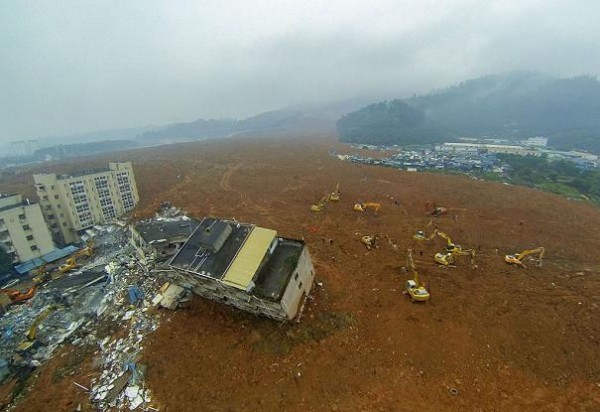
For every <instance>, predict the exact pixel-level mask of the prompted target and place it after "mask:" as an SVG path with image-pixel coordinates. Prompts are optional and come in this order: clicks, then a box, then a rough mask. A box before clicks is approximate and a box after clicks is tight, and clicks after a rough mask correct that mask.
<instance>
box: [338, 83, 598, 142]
mask: <svg viewBox="0 0 600 412" xmlns="http://www.w3.org/2000/svg"><path fill="white" fill-rule="evenodd" d="M599 113H600V83H599V82H598V80H597V79H596V78H595V77H591V76H579V77H573V78H557V77H553V76H549V75H544V74H539V73H515V74H509V75H494V76H486V77H481V78H477V79H472V80H467V81H464V82H462V83H460V84H458V85H456V86H452V87H449V88H446V89H442V90H437V91H433V92H431V93H429V94H426V95H422V96H413V97H411V98H408V99H403V100H400V99H399V100H394V101H391V102H382V103H376V104H373V105H370V106H367V107H365V108H362V109H360V110H358V111H356V112H353V113H350V114H347V115H346V116H344V117H343V118H342V119H340V121H339V122H338V131H339V133H340V137H341V139H342V140H343V141H357V142H358V141H360V142H370V143H391V142H395V143H412V142H414V141H415V140H416V138H417V137H419V138H420V139H421V141H424V140H423V139H425V141H430V142H438V141H444V140H448V139H452V138H456V137H458V136H483V135H486V136H494V137H502V138H509V139H510V138H515V139H517V138H524V137H530V136H538V135H543V136H548V137H550V140H551V143H552V144H553V145H555V146H558V147H564V148H569V147H578V148H580V149H592V150H595V149H596V150H597V149H598V148H600V116H599V115H598V114H599Z"/></svg>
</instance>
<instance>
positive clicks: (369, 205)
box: [354, 202, 381, 214]
mask: <svg viewBox="0 0 600 412" xmlns="http://www.w3.org/2000/svg"><path fill="white" fill-rule="evenodd" d="M380 207H381V204H380V203H374V202H366V203H356V204H355V205H354V210H355V211H356V212H363V213H364V212H366V211H367V210H368V209H373V213H375V214H377V212H378V211H379V208H380Z"/></svg>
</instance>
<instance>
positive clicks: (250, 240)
mask: <svg viewBox="0 0 600 412" xmlns="http://www.w3.org/2000/svg"><path fill="white" fill-rule="evenodd" d="M169 266H170V267H171V268H172V269H174V270H175V271H176V273H179V275H180V277H181V279H180V281H181V284H187V285H190V286H191V288H192V289H193V291H194V293H196V294H198V295H200V296H203V297H205V298H208V299H211V300H215V301H218V302H221V303H224V304H227V305H232V306H235V307H237V308H239V309H241V310H244V311H246V312H251V313H254V314H257V315H262V316H267V317H270V318H273V319H277V320H291V319H294V318H296V317H297V316H298V315H299V313H300V311H301V308H302V306H303V302H304V300H305V299H306V297H307V296H308V294H309V293H310V290H311V288H312V286H313V283H314V276H315V270H314V267H313V264H312V260H311V257H310V254H309V252H308V249H307V247H306V244H305V243H304V242H303V241H301V240H296V239H288V238H284V237H280V236H278V235H277V232H276V231H274V230H271V229H265V228H261V227H258V226H255V225H252V224H247V223H240V222H236V221H228V220H221V219H215V218H205V219H203V220H202V222H200V225H199V226H198V227H197V228H196V230H195V231H194V232H193V233H192V235H191V236H190V237H189V238H188V240H187V241H186V242H185V244H184V245H183V246H182V247H181V248H180V249H179V251H178V252H177V254H176V255H175V256H174V257H173V259H172V260H171V261H170V262H169Z"/></svg>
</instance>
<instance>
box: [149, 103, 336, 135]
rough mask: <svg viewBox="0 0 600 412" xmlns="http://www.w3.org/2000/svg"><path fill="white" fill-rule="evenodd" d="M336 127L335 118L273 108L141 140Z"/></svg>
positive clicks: (181, 125) (176, 127)
mask: <svg viewBox="0 0 600 412" xmlns="http://www.w3.org/2000/svg"><path fill="white" fill-rule="evenodd" d="M325 129H327V130H331V129H333V122H332V121H324V120H323V119H319V118H316V117H313V116H311V115H309V114H305V113H303V112H301V111H296V110H273V111H270V112H264V113H260V114H258V115H256V116H252V117H248V118H246V119H243V120H235V119H217V120H214V119H211V120H204V119H199V120H196V121H194V122H190V123H175V124H172V125H170V126H166V127H164V128H163V129H161V130H156V131H151V132H146V133H144V134H142V135H141V136H140V137H139V139H141V140H146V141H148V140H154V141H156V140H175V141H176V140H195V139H202V138H214V137H226V136H230V135H237V134H242V133H244V134H245V133H249V134H250V133H256V132H260V133H274V132H285V131H292V130H293V131H296V130H304V131H318V130H325Z"/></svg>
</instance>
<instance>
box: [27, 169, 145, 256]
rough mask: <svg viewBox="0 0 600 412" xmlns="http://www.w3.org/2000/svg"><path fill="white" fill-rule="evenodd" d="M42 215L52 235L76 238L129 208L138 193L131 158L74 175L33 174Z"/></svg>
mask: <svg viewBox="0 0 600 412" xmlns="http://www.w3.org/2000/svg"><path fill="white" fill-rule="evenodd" d="M33 180H34V181H35V187H36V190H37V194H38V196H39V198H40V205H41V207H42V212H43V213H44V217H45V218H46V221H47V222H48V225H49V227H50V230H51V231H52V235H53V236H54V239H55V240H56V241H57V242H59V243H61V244H67V243H76V242H79V240H80V239H79V232H80V231H82V230H84V229H87V228H89V227H91V226H93V225H95V224H98V223H104V222H107V221H109V220H111V219H113V218H115V217H118V216H121V215H123V214H125V213H127V212H129V211H131V210H132V209H133V208H134V207H135V206H136V205H137V204H138V202H139V195H138V191H137V187H136V183H135V176H134V174H133V167H132V166H131V162H124V163H109V165H108V169H104V170H100V171H86V172H82V173H77V174H74V175H68V176H67V175H61V176H57V175H56V174H38V175H33Z"/></svg>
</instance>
